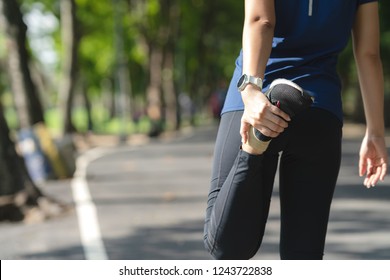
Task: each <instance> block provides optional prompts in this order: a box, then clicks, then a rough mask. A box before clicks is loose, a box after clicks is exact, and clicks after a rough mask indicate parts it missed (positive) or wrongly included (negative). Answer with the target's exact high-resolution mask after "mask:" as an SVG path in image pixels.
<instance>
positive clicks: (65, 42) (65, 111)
mask: <svg viewBox="0 0 390 280" xmlns="http://www.w3.org/2000/svg"><path fill="white" fill-rule="evenodd" d="M61 36H62V47H63V56H62V78H61V82H60V87H59V90H58V92H59V100H60V102H61V103H60V107H61V108H62V110H61V111H62V117H63V121H64V127H63V130H62V132H63V134H67V133H72V132H75V131H76V129H75V127H74V125H73V122H72V105H73V99H74V93H75V88H76V86H75V85H76V82H77V81H76V80H77V79H76V78H77V48H78V37H77V32H76V4H75V1H74V0H61Z"/></svg>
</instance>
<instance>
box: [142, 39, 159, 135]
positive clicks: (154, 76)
mask: <svg viewBox="0 0 390 280" xmlns="http://www.w3.org/2000/svg"><path fill="white" fill-rule="evenodd" d="M149 51H150V56H149V75H150V77H149V85H148V88H147V90H146V98H147V108H146V109H147V111H146V112H147V115H148V117H149V118H150V120H151V123H152V127H151V129H150V132H149V136H151V137H157V136H159V135H160V133H161V132H162V130H163V127H162V122H163V120H162V116H163V113H162V102H161V88H162V63H163V51H162V49H161V48H160V47H159V46H156V45H154V44H152V43H151V44H149Z"/></svg>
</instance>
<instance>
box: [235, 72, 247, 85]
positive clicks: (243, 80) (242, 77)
mask: <svg viewBox="0 0 390 280" xmlns="http://www.w3.org/2000/svg"><path fill="white" fill-rule="evenodd" d="M245 80H246V75H245V74H244V75H242V76H241V77H240V79H239V80H238V83H237V87H238V88H240V87H241V86H242V85H243V84H244V82H245Z"/></svg>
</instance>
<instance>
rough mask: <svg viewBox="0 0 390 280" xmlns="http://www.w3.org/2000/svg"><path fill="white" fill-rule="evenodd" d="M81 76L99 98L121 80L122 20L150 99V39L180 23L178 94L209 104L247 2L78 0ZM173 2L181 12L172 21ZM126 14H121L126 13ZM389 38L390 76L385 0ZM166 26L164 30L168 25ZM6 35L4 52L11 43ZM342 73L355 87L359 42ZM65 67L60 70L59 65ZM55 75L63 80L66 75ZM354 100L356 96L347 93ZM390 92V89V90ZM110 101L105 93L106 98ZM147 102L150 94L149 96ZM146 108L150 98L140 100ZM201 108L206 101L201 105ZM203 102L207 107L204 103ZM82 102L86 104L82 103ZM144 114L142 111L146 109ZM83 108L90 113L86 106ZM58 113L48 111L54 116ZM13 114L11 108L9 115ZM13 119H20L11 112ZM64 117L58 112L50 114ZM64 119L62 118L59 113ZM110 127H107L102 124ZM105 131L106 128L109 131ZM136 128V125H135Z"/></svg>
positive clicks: (136, 83) (102, 120)
mask: <svg viewBox="0 0 390 280" xmlns="http://www.w3.org/2000/svg"><path fill="white" fill-rule="evenodd" d="M60 1H61V0H39V1H38V0H23V1H22V2H23V11H24V12H28V10H29V9H31V7H32V5H33V4H34V3H41V4H42V5H43V7H44V8H45V9H46V10H47V11H48V12H51V13H53V14H54V15H55V16H56V17H57V18H58V20H59V15H60ZM76 4H77V20H78V28H77V30H78V36H79V39H80V46H79V51H78V55H79V68H80V76H81V77H82V80H83V81H84V83H85V86H86V91H87V92H88V94H89V96H90V97H94V99H92V100H96V99H98V98H103V97H104V96H105V95H104V94H103V93H102V92H104V91H105V89H104V88H102V85H103V84H104V83H103V82H102V81H110V82H111V83H113V81H114V77H115V71H116V70H115V69H116V66H117V65H116V59H117V57H116V55H117V54H116V52H115V38H114V27H115V19H117V20H119V24H120V25H121V27H122V31H123V48H124V50H125V56H126V57H125V60H126V61H127V64H128V65H127V66H128V67H129V72H130V74H129V75H130V76H129V79H130V80H131V89H132V94H133V97H134V96H138V97H143V98H144V97H145V93H146V88H147V86H148V78H149V69H148V67H149V66H148V62H149V49H148V46H150V44H159V45H161V46H163V47H167V38H168V34H167V33H166V32H168V30H169V29H168V26H170V27H172V26H173V27H175V28H173V29H172V30H174V32H177V34H175V36H174V38H175V40H174V42H173V43H172V46H170V47H172V48H173V49H174V56H175V57H174V63H175V67H174V73H173V78H174V79H175V85H176V86H177V87H178V88H177V90H178V92H187V93H189V94H190V95H191V97H192V98H193V99H194V100H201V102H205V101H206V100H207V97H208V95H209V94H210V93H211V92H212V90H213V88H215V87H216V86H217V85H216V81H219V80H225V81H229V79H230V77H231V75H232V72H233V70H234V66H235V65H234V60H235V58H236V56H237V54H238V52H239V50H240V48H241V32H242V25H243V19H244V1H237V0H212V1H210V0H170V1H169V0H99V1H95V0H76ZM166 7H170V8H172V9H174V11H176V12H177V13H178V14H179V16H178V17H177V21H176V22H169V17H167V14H168V13H169V11H168V10H167V8H166ZM118 11H119V15H120V18H119V19H118V18H116V17H118ZM380 15H381V26H382V30H381V32H382V33H381V43H382V57H383V61H384V69H385V74H386V77H387V79H388V77H389V75H390V1H380ZM161 27H164V28H161ZM59 28H60V26H59V27H58V30H56V31H55V32H54V33H53V34H52V36H53V38H54V39H55V42H56V52H57V53H58V56H59V57H61V55H60V53H61V36H60V29H59ZM3 45H4V44H1V36H0V57H2V56H3V55H2V54H3V48H2V47H1V46H3ZM340 59H341V63H340V67H339V72H340V74H341V76H342V79H343V82H344V83H345V84H346V86H347V87H350V88H353V85H354V83H356V73H355V71H354V70H353V69H354V62H353V59H352V51H351V46H349V47H348V48H347V49H346V50H345V52H344V53H343V54H342V55H341V56H340ZM58 69H59V67H58ZM47 75H49V76H50V75H51V79H52V83H54V84H55V83H57V76H58V73H47ZM346 92H347V93H348V94H346V100H350V99H351V98H350V97H349V93H352V94H355V93H354V92H353V91H350V90H346ZM387 92H389V93H390V90H389V88H387ZM104 98H105V97H104ZM141 100H142V98H141ZM137 104H140V106H142V105H143V103H142V102H137ZM198 105H199V104H198ZM200 105H202V104H200ZM77 106H80V104H77ZM92 107H93V108H94V109H93V110H94V112H93V114H94V120H95V122H97V123H96V127H97V129H99V130H100V129H102V127H111V126H112V127H115V126H117V125H115V124H110V125H108V124H107V123H109V122H110V113H109V112H108V109H103V108H100V109H96V108H99V106H98V105H96V104H92ZM140 110H141V111H142V108H141V109H140ZM81 111H82V110H81ZM81 111H79V110H76V109H75V110H74V118H75V120H76V121H75V122H76V123H77V126H78V128H79V129H80V130H85V129H86V126H85V123H86V117H85V112H83V113H80V112H81ZM50 114H51V113H50V111H49V113H48V115H50ZM8 115H9V116H11V115H12V114H11V113H8ZM10 118H12V117H10ZM50 118H52V119H54V120H56V118H55V117H50ZM57 120H58V118H57ZM100 124H102V125H100ZM102 130H103V129H102ZM130 130H131V129H130Z"/></svg>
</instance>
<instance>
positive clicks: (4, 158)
mask: <svg viewBox="0 0 390 280" xmlns="http://www.w3.org/2000/svg"><path fill="white" fill-rule="evenodd" d="M0 25H1V27H2V30H3V31H4V33H5V34H6V44H7V51H8V55H7V58H8V59H7V60H8V65H7V66H8V69H7V70H8V71H7V72H8V73H9V75H10V83H11V88H12V92H13V94H14V100H15V105H16V108H17V112H18V117H19V124H20V127H21V128H22V129H30V128H31V127H32V126H33V125H35V124H38V123H44V117H43V109H42V106H41V103H40V101H39V99H38V95H37V90H36V86H35V84H34V82H33V80H32V78H31V73H30V69H29V62H30V55H29V53H28V51H27V42H26V30H27V26H26V25H25V24H24V22H23V18H22V13H21V11H20V8H19V4H18V2H17V1H16V0H7V1H1V2H0ZM0 167H1V170H0V220H7V219H8V220H22V219H24V218H25V217H27V216H29V214H30V213H31V211H30V210H31V209H34V210H38V212H39V216H40V217H41V218H47V217H51V216H53V215H57V214H58V213H60V212H62V211H63V210H64V209H65V208H66V207H64V206H63V205H62V204H61V203H58V202H56V201H54V200H52V199H50V198H48V197H46V196H45V195H43V193H42V192H41V191H40V190H39V189H38V187H37V186H36V184H35V183H34V182H33V180H32V179H31V177H30V175H29V173H28V171H27V168H26V165H25V162H24V160H23V158H21V157H20V156H19V154H18V153H17V152H16V149H15V143H14V141H13V139H11V137H10V130H9V127H8V125H7V122H6V120H5V118H4V113H3V107H2V105H1V103H0Z"/></svg>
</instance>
